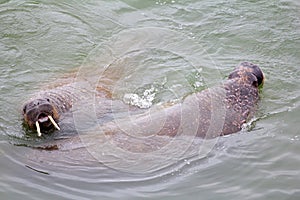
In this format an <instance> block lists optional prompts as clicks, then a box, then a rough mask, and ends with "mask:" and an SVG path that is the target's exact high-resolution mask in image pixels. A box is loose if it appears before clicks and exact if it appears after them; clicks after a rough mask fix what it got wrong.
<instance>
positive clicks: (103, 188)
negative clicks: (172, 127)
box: [0, 0, 300, 200]
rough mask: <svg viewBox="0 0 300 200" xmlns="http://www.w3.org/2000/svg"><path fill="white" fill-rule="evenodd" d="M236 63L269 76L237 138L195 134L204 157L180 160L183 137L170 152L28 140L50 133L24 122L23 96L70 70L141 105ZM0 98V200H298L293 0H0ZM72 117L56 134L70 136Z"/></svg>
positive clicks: (297, 54) (298, 29) (299, 21)
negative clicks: (53, 146) (105, 82)
mask: <svg viewBox="0 0 300 200" xmlns="http://www.w3.org/2000/svg"><path fill="white" fill-rule="evenodd" d="M243 61H250V62H253V63H255V64H257V65H259V66H260V67H261V69H262V70H263V72H264V74H265V82H264V87H263V88H262V89H261V92H260V96H261V99H260V102H259V110H258V112H257V113H256V114H255V116H254V118H253V119H252V120H251V121H250V122H248V123H247V124H245V127H244V128H243V130H242V131H240V132H238V133H236V134H232V135H230V136H226V137H219V138H216V139H213V140H210V141H204V142H203V141H201V140H200V139H199V141H198V139H195V141H194V142H193V144H190V145H191V146H194V147H195V148H196V149H197V148H198V149H199V148H200V147H204V148H205V150H203V148H202V149H201V150H199V151H196V152H198V153H199V155H197V154H195V152H194V153H193V154H189V156H185V155H186V154H184V153H183V154H182V155H181V153H182V152H183V151H186V150H187V149H186V148H185V147H186V146H185V145H186V142H185V141H184V139H182V141H179V142H178V141H177V143H176V142H175V143H173V145H169V146H166V147H167V148H168V150H167V151H166V152H165V154H155V153H156V152H150V153H149V152H145V153H143V152H139V153H136V154H129V153H128V152H126V151H125V152H120V151H115V149H114V147H110V149H109V148H107V147H105V148H104V147H102V146H101V145H98V146H97V145H96V148H95V147H93V148H88V151H89V153H87V152H84V151H85V150H86V149H85V146H84V145H82V146H80V145H79V146H78V144H80V143H69V144H65V145H66V146H65V149H62V150H51V151H50V150H49V151H45V150H41V149H38V148H34V147H36V146H37V145H39V144H46V143H51V142H53V140H54V137H52V136H43V137H41V138H38V137H37V136H36V134H35V133H34V132H31V131H28V130H26V128H24V126H23V124H22V116H21V113H22V106H23V105H24V103H25V102H26V101H28V99H30V98H31V97H32V96H33V95H34V94H36V93H37V92H40V91H42V90H44V88H46V87H48V86H51V85H53V84H54V83H57V82H60V80H61V79H62V77H66V76H71V74H72V75H74V74H77V77H78V79H77V80H83V79H87V80H89V81H91V83H94V82H95V81H96V82H97V83H98V82H101V80H102V79H101V77H102V78H103V77H106V76H112V77H113V78H112V80H114V81H115V83H114V85H113V86H114V87H113V88H112V89H113V98H115V99H118V100H119V101H121V102H125V103H126V104H131V105H133V106H136V107H140V108H142V109H148V108H151V107H153V106H154V105H156V104H162V103H166V102H173V103H174V102H175V103H176V102H177V101H178V100H180V99H182V98H184V97H185V96H186V95H188V94H191V93H193V92H197V91H201V90H203V89H206V88H210V87H213V86H214V85H218V84H220V83H221V82H222V81H224V80H225V79H226V78H227V76H228V74H229V73H230V72H231V71H232V70H233V69H234V67H235V66H237V65H238V64H239V63H241V62H243ZM91 77H93V78H91ZM0 105H1V106H0V199H1V200H2V199H3V200H6V199H7V200H15V199H16V200H19V199H23V200H27V199H28V200H29V199H30V200H34V199H45V200H46V199H49V200H50V199H51V200H52V199H62V200H63V199H80V200H83V199H131V200H132V199H164V200H167V199H203V200H209V199H211V200H218V199H220V200H225V199H228V200H229V199H245V200H246V199H251V200H252V199H264V200H269V199H270V200H275V199H276V200H277V199H278V200H298V199H300V170H299V169H300V120H299V119H300V3H299V1H298V0H261V1H257V0H245V1H237V0H228V1H225V0H214V1H199V0H181V1H179V0H153V1H152V0H147V1H146V0H145V1H142V0H140V1H138V0H122V1H121V0H110V1H104V0H97V1H92V0H76V1H75V0H65V1H59V0H54V1H47V0H41V1H37V0H28V1H26V0H0ZM87 111H88V110H87ZM115 111H116V113H115V116H116V117H120V118H121V117H123V115H122V114H120V115H118V110H117V109H116V110H115ZM153 120H155V119H153ZM69 123H70V124H71V122H69V121H66V122H65V125H64V123H62V124H61V126H62V129H63V130H62V131H60V132H59V131H56V132H55V133H53V135H55V136H56V137H59V136H61V135H66V136H68V137H70V136H71V135H72V134H73V133H74V132H76V130H74V129H72V128H70V127H73V126H69V125H68V124H69ZM75 123H76V120H75ZM75 128H76V126H75ZM87 138H89V141H90V140H93V134H91V135H90V136H89V135H87ZM164 139H165V140H166V139H167V138H164ZM59 141H60V142H61V144H64V140H59ZM96 141H97V140H96V139H95V140H94V141H93V142H94V143H95V142H96ZM175 144H176V145H175ZM204 144H206V145H204ZM127 145H128V144H127ZM169 147H171V148H169ZM102 149H106V150H108V153H110V155H111V158H110V159H111V160H102V159H104V157H101V156H99V157H97V156H95V152H96V153H97V152H98V151H99V152H101V150H102ZM91 151H93V152H92V153H91ZM160 153H162V152H160ZM154 154H155V155H154ZM177 154H180V156H177ZM158 155H162V156H158ZM191 155H192V156H191ZM123 156H128V159H127V158H126V159H124V157H123ZM131 156H133V157H131ZM164 156H165V157H164ZM95 158H96V160H97V161H98V162H95V160H93V159H95ZM164 158H166V159H164ZM109 161H111V162H109ZM113 161H115V162H113ZM117 161H118V162H117Z"/></svg>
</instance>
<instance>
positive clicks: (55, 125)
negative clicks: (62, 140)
mask: <svg viewBox="0 0 300 200" xmlns="http://www.w3.org/2000/svg"><path fill="white" fill-rule="evenodd" d="M48 118H49V119H50V121H51V122H52V124H53V125H54V127H55V128H56V129H57V130H60V128H59V126H58V125H57V123H56V122H55V121H54V119H53V118H52V116H50V115H49V116H48Z"/></svg>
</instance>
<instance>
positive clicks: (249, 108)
mask: <svg viewBox="0 0 300 200" xmlns="http://www.w3.org/2000/svg"><path fill="white" fill-rule="evenodd" d="M263 81H264V75H263V73H262V71H261V69H260V68H259V67H258V66H257V65H254V64H252V63H249V62H243V63H241V64H240V65H239V66H238V67H237V68H236V69H235V70H234V71H233V72H232V73H230V75H229V77H228V80H226V81H224V83H223V84H222V85H220V86H218V87H215V88H211V89H206V90H203V91H201V92H197V93H194V94H191V95H189V96H187V97H186V98H184V100H183V101H182V102H181V103H177V104H171V103H170V104H166V105H163V106H162V107H159V108H158V109H156V110H155V111H153V112H152V113H151V117H149V116H148V115H147V114H142V115H137V116H136V117H134V119H135V123H134V125H132V126H126V127H125V128H124V127H123V128H119V127H120V125H121V126H122V124H125V123H127V121H128V119H124V120H123V121H122V120H121V121H118V122H109V123H107V124H105V125H104V126H103V130H104V133H105V134H107V135H114V134H115V133H120V132H121V133H124V134H123V136H124V137H131V136H132V135H133V137H134V135H139V134H140V135H143V136H145V137H149V136H151V135H168V136H176V135H178V134H182V133H183V132H185V133H186V132H190V133H188V134H192V135H195V136H199V137H209V138H212V137H216V136H219V135H227V134H231V133H235V132H237V131H239V130H241V128H242V124H244V123H245V122H246V121H247V120H249V118H251V117H252V116H253V114H254V112H255V111H256V107H257V102H258V100H259V94H258V93H259V89H258V87H259V86H260V85H262V84H263ZM74 88H75V87H73V86H72V84H67V85H64V86H60V87H57V88H54V89H52V90H48V91H45V92H42V93H40V94H39V95H38V96H37V97H36V98H35V99H31V100H30V101H29V103H26V104H25V105H24V107H23V117H24V122H25V124H27V125H28V126H29V127H30V128H31V129H35V130H37V132H38V135H41V133H42V132H44V131H48V130H51V129H54V128H56V129H59V125H58V124H59V121H60V116H61V115H62V114H63V113H66V112H68V111H70V109H71V108H72V106H73V104H74V103H75V102H76V101H77V100H79V99H80V95H82V94H80V93H81V92H79V91H74ZM99 95H100V96H102V97H109V94H108V93H107V92H106V91H105V92H103V90H99ZM126 132H127V133H128V132H135V133H130V134H126ZM123 136H122V137H123Z"/></svg>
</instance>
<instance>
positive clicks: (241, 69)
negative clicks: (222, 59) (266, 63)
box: [228, 62, 264, 87]
mask: <svg viewBox="0 0 300 200" xmlns="http://www.w3.org/2000/svg"><path fill="white" fill-rule="evenodd" d="M236 77H238V78H240V79H241V81H248V82H250V83H251V84H252V85H254V86H256V87H258V86H260V85H262V84H263V83H264V74H263V72H262V70H261V69H260V68H259V67H258V65H255V64H253V63H250V62H242V63H241V64H240V65H239V66H238V67H237V68H236V69H235V70H234V71H233V72H232V73H231V74H230V75H229V77H228V78H229V79H232V78H236Z"/></svg>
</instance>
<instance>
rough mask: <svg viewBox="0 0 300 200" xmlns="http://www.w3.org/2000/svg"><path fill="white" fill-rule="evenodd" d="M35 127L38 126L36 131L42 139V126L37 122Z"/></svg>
mask: <svg viewBox="0 0 300 200" xmlns="http://www.w3.org/2000/svg"><path fill="white" fill-rule="evenodd" d="M35 125H36V131H37V133H38V136H39V137H41V136H42V133H41V128H40V124H39V122H38V121H36V122H35Z"/></svg>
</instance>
